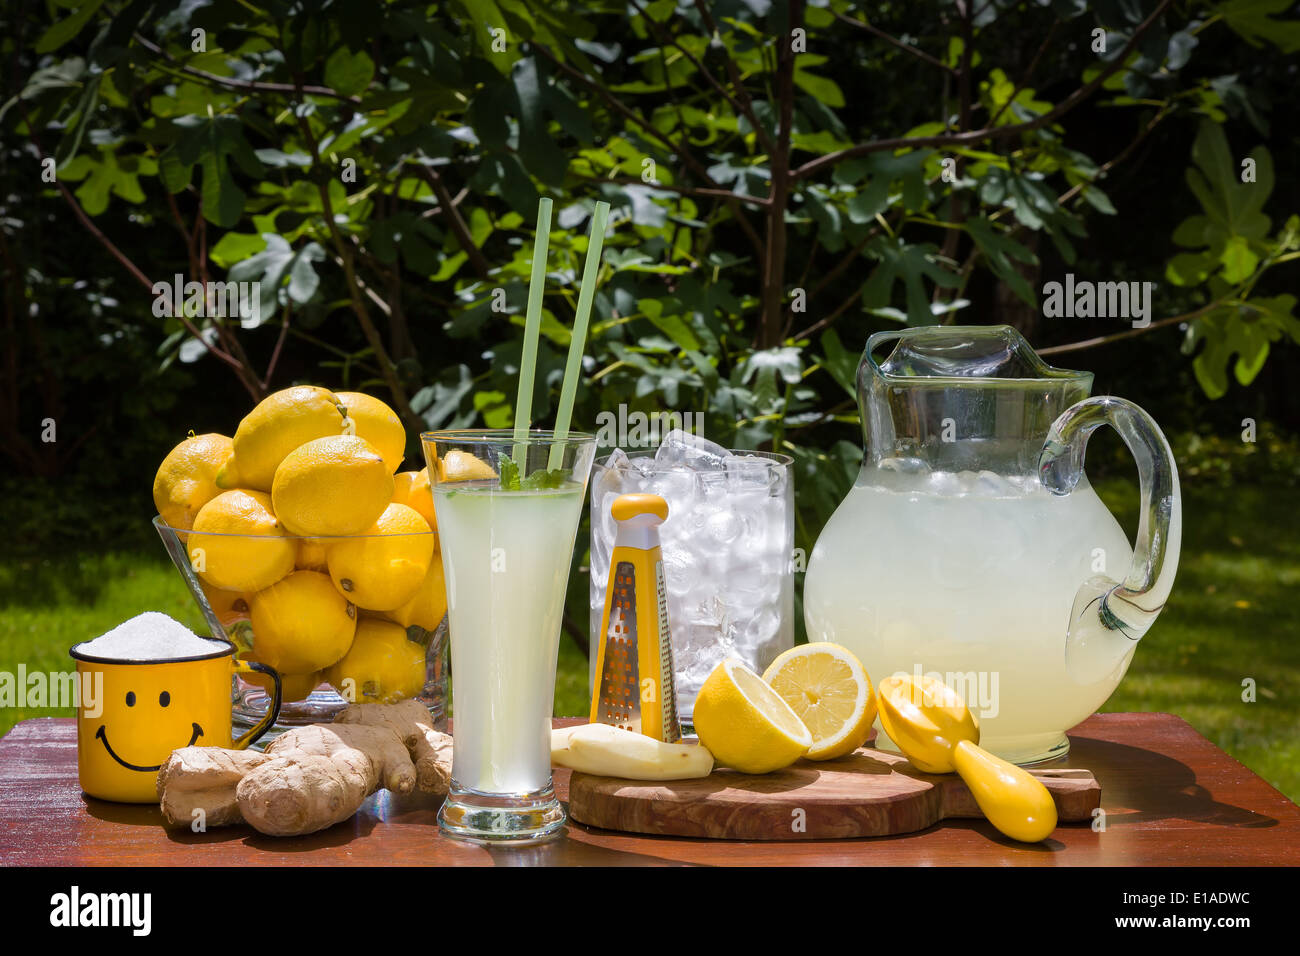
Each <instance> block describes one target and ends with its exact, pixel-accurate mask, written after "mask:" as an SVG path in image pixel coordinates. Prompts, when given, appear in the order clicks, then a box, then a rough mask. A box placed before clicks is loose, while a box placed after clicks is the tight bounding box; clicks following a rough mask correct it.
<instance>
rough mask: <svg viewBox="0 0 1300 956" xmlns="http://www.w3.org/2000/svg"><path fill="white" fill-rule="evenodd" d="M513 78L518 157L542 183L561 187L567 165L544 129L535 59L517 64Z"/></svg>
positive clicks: (566, 161)
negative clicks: (517, 118)
mask: <svg viewBox="0 0 1300 956" xmlns="http://www.w3.org/2000/svg"><path fill="white" fill-rule="evenodd" d="M512 78H513V80H514V84H515V94H516V95H517V96H518V97H519V157H520V159H522V160H523V163H524V165H525V166H526V167H527V168H528V169H529V171H531V172H532V173H533V175H535V176H536V177H537V178H538V179H540V180H541V181H542V182H544V183H547V184H548V185H551V186H560V185H561V184H562V183H563V182H564V173H565V170H566V169H568V166H569V161H568V159H567V157H566V156H565V155H564V152H563V151H562V150H561V149H560V147H559V146H558V145H556V142H555V139H554V137H552V136H551V135H550V134H549V133H548V131H547V129H546V113H545V102H546V97H545V95H544V92H543V87H544V85H545V84H544V81H543V79H542V76H541V71H540V69H539V67H538V64H537V58H536V57H528V58H527V59H521V60H519V61H518V62H517V63H516V64H515V67H514V71H513V73H512Z"/></svg>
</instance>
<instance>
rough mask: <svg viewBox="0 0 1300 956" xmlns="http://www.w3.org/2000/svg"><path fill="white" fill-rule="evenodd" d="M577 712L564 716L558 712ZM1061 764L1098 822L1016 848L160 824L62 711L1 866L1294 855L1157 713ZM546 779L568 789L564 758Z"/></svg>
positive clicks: (1098, 718)
mask: <svg viewBox="0 0 1300 956" xmlns="http://www.w3.org/2000/svg"><path fill="white" fill-rule="evenodd" d="M575 722H581V721H574V720H563V721H557V723H563V724H569V723H575ZM1070 739H1071V752H1070V754H1069V756H1068V757H1067V758H1066V759H1065V760H1064V761H1061V762H1060V764H1061V765H1062V766H1065V765H1068V766H1072V767H1086V768H1087V769H1089V770H1091V771H1092V772H1093V773H1094V774H1095V775H1096V777H1097V779H1098V780H1099V781H1100V782H1101V787H1102V795H1101V804H1102V809H1104V810H1105V812H1106V815H1105V823H1106V828H1105V830H1104V832H1097V831H1094V830H1093V829H1092V827H1090V826H1087V825H1075V826H1062V827H1059V828H1058V829H1057V830H1056V832H1055V833H1054V834H1053V835H1052V837H1051V838H1049V839H1048V840H1047V841H1046V842H1044V843H1042V844H1039V845H1033V846H1026V845H1023V844H1019V843H1015V842H1013V841H1011V840H1008V839H1006V838H1004V837H1002V836H1000V835H999V834H998V833H997V832H996V831H995V830H994V829H993V828H992V827H991V826H989V824H987V823H986V822H984V821H982V820H971V821H947V822H945V823H943V824H941V825H939V826H936V827H931V828H930V829H928V830H923V831H921V832H919V833H914V834H908V835H905V836H897V837H885V838H876V839H859V840H836V841H825V842H811V841H810V842H799V841H791V842H781V843H731V842H722V841H713V840H696V839H683V838H676V837H643V836H635V835H632V834H625V833H614V832H610V831H603V830H595V829H592V828H589V827H585V826H582V825H581V824H576V823H573V822H570V824H569V826H568V829H567V833H566V834H565V836H564V837H563V838H561V839H558V840H555V841H553V842H551V843H549V844H545V845H542V846H535V847H523V848H514V849H512V848H494V849H486V848H482V847H478V846H473V845H468V844H463V843H460V842H457V841H455V840H450V839H447V838H445V837H443V836H441V835H440V834H439V832H438V827H437V813H438V807H439V804H440V801H439V800H436V799H432V798H429V797H427V796H423V795H420V794H412V795H409V796H404V797H399V796H394V795H392V794H389V793H388V792H387V791H380V792H379V793H377V794H375V795H374V796H372V797H371V798H370V799H369V800H367V801H366V803H365V804H364V805H363V806H362V809H361V811H360V812H359V813H358V814H357V815H356V816H355V817H353V818H352V819H351V820H348V821H346V822H344V823H340V824H338V825H337V826H334V827H332V828H330V829H328V830H325V831H323V832H321V833H316V834H312V835H310V836H306V837H297V838H275V837H268V836H263V835H261V834H259V833H257V832H256V831H254V830H252V829H251V828H249V827H246V826H239V827H223V828H216V829H213V830H211V831H209V832H208V833H204V834H196V833H191V832H189V831H188V830H168V829H164V828H163V827H162V825H161V816H160V814H159V811H158V808H157V807H156V806H144V805H139V806H135V805H128V804H115V803H106V802H104V801H100V800H95V799H92V798H88V797H86V796H84V795H83V794H82V792H81V789H80V787H79V786H78V785H77V744H76V729H75V722H74V721H73V720H71V719H56V718H40V719H36V720H27V721H23V722H22V723H20V724H18V725H17V726H16V727H14V729H13V730H12V731H10V732H9V734H8V735H6V736H5V737H4V738H3V740H0V865H2V866H15V865H46V866H49V865H64V866H94V865H101V864H105V865H114V866H141V865H153V866H158V865H162V866H171V865H174V866H234V865H239V866H247V865H248V864H257V863H264V864H273V865H276V866H284V865H293V864H303V865H316V866H319V865H332V864H361V865H394V864H398V865H400V864H414V865H422V866H430V865H489V866H491V865H495V866H533V865H547V864H555V865H597V866H620V865H639V866H647V865H648V866H664V865H669V866H671V865H681V864H688V865H689V864H724V865H738V866H749V865H760V866H771V865H806V864H812V865H852V866H916V865H944V866H950V865H979V866H1000V865H1006V864H1012V865H1024V866H1059V865H1071V866H1124V865H1144V866H1160V865H1176V866H1232V865H1290V866H1295V865H1297V864H1300V807H1297V806H1296V805H1295V804H1294V803H1292V802H1291V801H1289V800H1287V799H1286V797H1284V796H1283V795H1282V794H1281V793H1279V792H1278V791H1277V790H1275V789H1274V788H1273V787H1271V786H1269V785H1268V784H1267V783H1265V782H1264V781H1263V780H1262V779H1260V778H1259V777H1257V776H1256V775H1255V774H1253V773H1251V772H1250V771H1249V770H1248V769H1246V768H1245V767H1244V766H1242V765H1241V764H1240V763H1238V762H1237V761H1236V760H1233V759H1232V758H1231V757H1229V756H1228V755H1227V754H1225V753H1224V752H1223V751H1221V750H1219V749H1218V748H1217V747H1215V746H1214V745H1213V744H1212V743H1210V741H1208V740H1206V739H1205V738H1204V737H1202V736H1201V735H1200V734H1198V733H1197V732H1196V731H1195V730H1193V729H1192V728H1191V726H1189V725H1188V724H1187V723H1186V722H1184V721H1183V720H1181V719H1179V718H1178V717H1174V716H1172V715H1170V714H1098V715H1094V716H1093V717H1090V718H1089V719H1088V720H1086V721H1084V722H1083V723H1082V724H1080V725H1079V726H1078V727H1076V728H1075V729H1074V730H1073V731H1072V732H1071V733H1070ZM555 785H556V790H557V791H558V793H559V796H560V799H561V800H566V799H567V797H568V771H567V770H562V769H557V770H556V773H555Z"/></svg>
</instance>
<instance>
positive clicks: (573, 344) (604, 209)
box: [547, 202, 609, 471]
mask: <svg viewBox="0 0 1300 956" xmlns="http://www.w3.org/2000/svg"><path fill="white" fill-rule="evenodd" d="M608 219H609V203H607V202H598V203H596V211H595V213H593V214H592V217H591V238H590V239H589V240H587V262H586V265H584V266H583V267H582V288H581V290H579V292H578V314H577V317H576V318H575V319H574V322H573V338H572V339H571V340H570V341H569V362H568V364H567V365H566V366H565V368H564V385H563V387H562V388H561V389H560V409H559V411H558V412H557V413H556V415H555V444H554V445H552V446H551V457H550V461H549V462H547V468H549V469H550V470H551V471H554V470H555V469H557V468H559V467H560V466H561V465H562V464H563V463H564V445H563V444H562V443H563V441H564V439H566V438H568V437H569V421H570V419H572V418H573V400H574V397H575V396H576V395H577V394H578V377H579V376H580V375H581V374H582V353H583V352H584V351H585V350H586V347H587V325H588V322H589V321H590V319H591V300H592V299H593V298H594V297H595V295H596V274H597V273H599V272H600V247H601V246H603V245H604V244H605V223H606V221H607V220H608Z"/></svg>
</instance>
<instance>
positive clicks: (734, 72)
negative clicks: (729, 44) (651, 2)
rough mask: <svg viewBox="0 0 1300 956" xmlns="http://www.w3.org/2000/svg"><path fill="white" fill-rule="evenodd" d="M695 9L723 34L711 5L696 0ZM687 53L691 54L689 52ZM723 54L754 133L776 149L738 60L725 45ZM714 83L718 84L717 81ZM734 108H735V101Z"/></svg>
mask: <svg viewBox="0 0 1300 956" xmlns="http://www.w3.org/2000/svg"><path fill="white" fill-rule="evenodd" d="M695 9H696V10H698V11H699V12H700V19H701V20H702V21H703V23H704V27H705V29H706V30H708V31H709V33H710V34H711V35H712V36H715V37H720V36H721V34H720V33H719V32H718V24H717V23H716V22H715V21H714V19H713V14H712V13H711V12H710V11H709V7H708V5H707V4H706V3H705V2H704V0H695ZM674 45H675V46H677V48H678V49H679V50H681V45H680V44H676V43H675V44H674ZM682 52H683V53H685V52H686V51H685V50H682ZM687 55H688V56H689V54H687ZM722 56H723V61H724V63H725V64H726V68H727V76H728V78H730V80H731V85H732V86H733V87H734V88H735V90H736V96H737V98H738V99H739V100H740V107H741V110H742V112H744V114H745V117H746V118H747V119H748V120H749V122H750V125H751V126H753V127H754V134H755V135H756V136H757V137H758V141H759V142H760V143H762V144H763V148H764V149H765V150H767V151H768V152H769V153H771V152H772V151H773V150H775V149H776V143H774V142H773V141H772V137H771V136H769V135H768V132H767V130H766V129H764V128H763V125H762V124H761V123H759V121H758V116H757V114H756V113H755V112H754V100H753V98H752V97H750V95H749V91H748V90H747V89H745V84H744V82H743V81H742V80H741V78H740V70H739V69H738V68H737V66H736V61H735V60H734V59H732V57H731V54H730V53H729V52H728V51H727V49H726V48H725V47H724V48H723V51H722ZM709 79H710V80H712V79H713V77H712V75H710V77H709ZM714 85H715V86H717V84H716V83H715V84H714ZM718 91H719V92H721V93H722V95H723V96H726V92H725V91H723V90H722V88H721V87H718ZM728 101H729V102H730V97H728ZM732 108H733V109H734V108H735V106H734V103H733V106H732Z"/></svg>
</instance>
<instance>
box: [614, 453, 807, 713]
mask: <svg viewBox="0 0 1300 956" xmlns="http://www.w3.org/2000/svg"><path fill="white" fill-rule="evenodd" d="M792 462H793V459H791V458H790V457H788V456H786V455H777V454H770V453H767V452H752V451H730V450H728V449H726V448H723V447H722V446H721V445H718V444H716V443H714V442H711V441H709V440H708V439H705V438H702V437H700V436H698V435H692V434H690V433H688V432H683V431H681V430H674V431H671V432H669V433H668V434H667V435H666V436H665V437H664V439H663V442H662V443H661V444H660V446H659V448H658V449H657V450H656V451H654V452H649V451H641V452H633V453H632V454H628V453H626V452H624V451H623V450H622V449H615V450H614V451H613V452H612V453H611V454H610V455H609V457H608V458H607V459H606V460H605V461H604V462H603V463H599V464H597V465H596V466H595V469H594V470H593V472H592V479H591V489H592V490H591V625H590V638H591V654H590V660H591V662H592V663H591V667H592V671H591V674H590V679H591V681H592V683H593V684H594V681H595V671H594V667H595V660H596V653H595V652H596V648H597V646H598V645H599V641H600V633H599V632H600V624H601V617H602V612H603V611H604V606H605V585H606V582H607V580H608V576H609V561H610V555H611V553H612V551H613V547H614V532H615V523H614V519H613V517H612V516H611V514H610V507H611V506H612V505H613V503H614V499H616V498H617V497H618V496H619V495H624V494H631V493H636V492H648V493H650V494H657V495H662V496H663V497H664V498H665V499H666V500H667V502H668V520H667V521H665V522H664V523H663V525H662V526H661V527H660V529H659V532H660V537H661V541H662V545H663V559H664V576H665V579H666V581H667V585H668V621H669V625H670V627H671V629H672V641H673V663H674V670H675V672H676V684H677V699H678V711H679V715H680V718H681V720H682V723H683V725H689V724H690V721H691V715H692V712H693V710H694V705H695V695H696V694H697V693H698V692H699V689H700V685H701V684H703V683H704V679H705V678H706V677H708V676H709V673H710V672H711V671H712V670H713V668H714V667H716V666H717V665H718V663H719V662H721V661H722V660H724V659H725V658H727V657H737V658H739V659H741V660H742V661H744V662H745V663H746V664H747V665H748V666H749V667H751V668H753V669H755V670H757V671H758V672H759V673H762V671H763V670H764V669H765V668H766V667H767V665H768V664H770V663H771V662H772V660H773V659H775V657H776V656H777V655H778V654H779V653H781V651H783V650H786V649H787V648H790V647H792V646H794V576H793V567H792V564H791V555H792V552H793V549H794V476H793V473H792V472H791V469H790V465H791V464H792Z"/></svg>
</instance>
